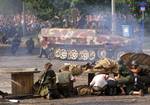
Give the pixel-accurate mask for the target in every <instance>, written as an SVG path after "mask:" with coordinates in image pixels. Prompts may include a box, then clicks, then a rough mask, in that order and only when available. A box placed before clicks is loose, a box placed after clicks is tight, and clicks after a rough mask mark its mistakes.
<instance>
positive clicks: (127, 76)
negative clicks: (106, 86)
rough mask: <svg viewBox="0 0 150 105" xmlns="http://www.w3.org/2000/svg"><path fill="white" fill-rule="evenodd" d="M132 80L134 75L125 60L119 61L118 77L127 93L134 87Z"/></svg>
mask: <svg viewBox="0 0 150 105" xmlns="http://www.w3.org/2000/svg"><path fill="white" fill-rule="evenodd" d="M132 81H133V75H132V73H131V72H130V71H129V69H128V68H127V66H126V65H125V64H124V62H120V63H119V78H118V79H117V82H118V85H119V86H124V87H125V91H126V94H129V92H130V91H131V89H132Z"/></svg>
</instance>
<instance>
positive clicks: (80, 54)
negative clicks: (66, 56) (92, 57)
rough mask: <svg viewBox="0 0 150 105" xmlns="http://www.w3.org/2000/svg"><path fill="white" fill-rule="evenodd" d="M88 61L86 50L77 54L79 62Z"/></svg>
mask: <svg viewBox="0 0 150 105" xmlns="http://www.w3.org/2000/svg"><path fill="white" fill-rule="evenodd" d="M88 59H89V52H88V51H87V50H86V49H84V50H81V51H80V52H79V60H84V61H86V60H88Z"/></svg>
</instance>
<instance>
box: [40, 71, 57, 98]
mask: <svg viewBox="0 0 150 105" xmlns="http://www.w3.org/2000/svg"><path fill="white" fill-rule="evenodd" d="M39 81H40V86H39V89H38V92H37V93H38V94H39V95H40V96H44V97H46V96H47V95H48V94H49V96H50V97H51V98H59V97H60V96H59V93H58V91H57V85H56V74H55V72H54V71H53V70H47V71H46V72H45V73H43V75H42V76H41V79H40V80H39Z"/></svg>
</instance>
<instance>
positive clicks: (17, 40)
mask: <svg viewBox="0 0 150 105" xmlns="http://www.w3.org/2000/svg"><path fill="white" fill-rule="evenodd" d="M20 43H21V38H20V37H19V36H15V37H14V39H13V40H12V43H11V53H12V54H13V55H15V54H16V52H17V50H18V48H19V46H20Z"/></svg>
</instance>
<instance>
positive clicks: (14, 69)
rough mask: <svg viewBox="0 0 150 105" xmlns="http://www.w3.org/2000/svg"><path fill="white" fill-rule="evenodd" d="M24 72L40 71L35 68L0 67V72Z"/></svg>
mask: <svg viewBox="0 0 150 105" xmlns="http://www.w3.org/2000/svg"><path fill="white" fill-rule="evenodd" d="M25 72H32V73H38V72H40V71H38V70H37V69H36V68H0V73H1V74H3V73H6V74H10V73H11V74H12V73H25Z"/></svg>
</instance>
